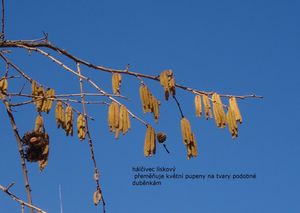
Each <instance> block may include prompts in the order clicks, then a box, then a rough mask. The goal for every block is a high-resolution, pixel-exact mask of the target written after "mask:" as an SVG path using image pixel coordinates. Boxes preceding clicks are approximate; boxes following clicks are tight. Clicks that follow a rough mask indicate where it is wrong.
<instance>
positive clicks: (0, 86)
mask: <svg viewBox="0 0 300 213" xmlns="http://www.w3.org/2000/svg"><path fill="white" fill-rule="evenodd" d="M7 87H8V81H7V78H6V77H2V78H1V80H0V91H1V92H4V93H6V91H7Z"/></svg>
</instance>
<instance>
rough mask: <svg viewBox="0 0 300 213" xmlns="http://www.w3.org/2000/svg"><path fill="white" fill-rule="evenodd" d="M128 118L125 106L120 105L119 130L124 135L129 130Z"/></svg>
mask: <svg viewBox="0 0 300 213" xmlns="http://www.w3.org/2000/svg"><path fill="white" fill-rule="evenodd" d="M130 127H131V126H130V118H129V113H128V110H127V108H126V106H125V105H121V107H120V126H119V130H120V131H121V132H122V133H123V135H124V134H126V133H127V132H128V130H129V129H130Z"/></svg>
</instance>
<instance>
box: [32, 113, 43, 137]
mask: <svg viewBox="0 0 300 213" xmlns="http://www.w3.org/2000/svg"><path fill="white" fill-rule="evenodd" d="M43 127H44V120H43V117H42V116H41V115H38V116H37V117H36V119H35V127H34V131H35V132H36V133H41V132H42V131H43Z"/></svg>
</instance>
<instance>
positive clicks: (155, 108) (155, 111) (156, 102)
mask: <svg viewBox="0 0 300 213" xmlns="http://www.w3.org/2000/svg"><path fill="white" fill-rule="evenodd" d="M152 97H153V102H152V108H151V110H152V113H153V116H154V120H155V122H156V123H157V122H158V119H159V106H160V101H159V100H157V99H156V98H154V96H152Z"/></svg>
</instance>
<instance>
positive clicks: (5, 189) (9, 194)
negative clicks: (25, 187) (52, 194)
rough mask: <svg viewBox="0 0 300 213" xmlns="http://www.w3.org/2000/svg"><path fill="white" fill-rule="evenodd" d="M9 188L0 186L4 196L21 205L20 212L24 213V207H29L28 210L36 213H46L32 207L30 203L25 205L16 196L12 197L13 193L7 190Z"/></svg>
mask: <svg viewBox="0 0 300 213" xmlns="http://www.w3.org/2000/svg"><path fill="white" fill-rule="evenodd" d="M10 187H11V185H10V186H9V187H4V186H2V185H1V184H0V190H1V191H3V192H4V193H5V194H7V195H8V196H9V197H11V198H12V199H13V200H15V201H17V202H18V203H20V204H21V208H22V212H24V206H27V207H29V208H30V209H34V210H36V211H38V212H39V213H47V212H45V211H44V210H42V209H40V208H38V207H36V206H34V205H32V204H31V203H27V202H25V201H23V200H22V199H20V198H18V197H17V196H16V195H14V194H13V193H11V192H10V191H9V188H10Z"/></svg>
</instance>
